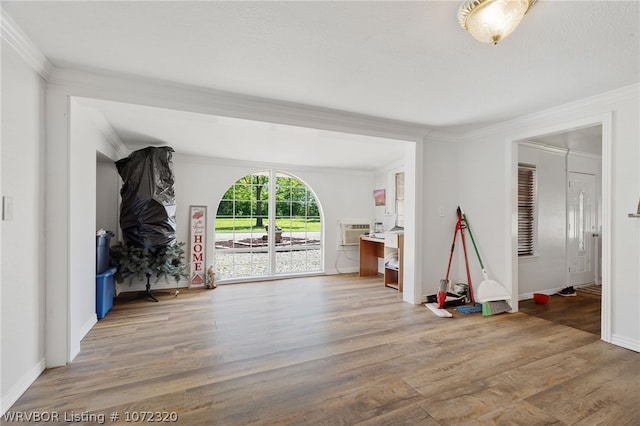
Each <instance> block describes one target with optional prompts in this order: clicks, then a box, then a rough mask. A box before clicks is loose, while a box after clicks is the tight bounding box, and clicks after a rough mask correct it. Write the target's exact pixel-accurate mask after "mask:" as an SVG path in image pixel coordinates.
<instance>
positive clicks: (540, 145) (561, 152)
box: [518, 141, 569, 156]
mask: <svg viewBox="0 0 640 426" xmlns="http://www.w3.org/2000/svg"><path fill="white" fill-rule="evenodd" d="M518 145H519V146H526V147H529V148H533V149H538V150H540V151H545V152H548V153H550V154H557V155H563V156H564V155H567V154H568V153H569V150H568V149H567V148H560V147H557V146H551V145H547V144H544V143H540V142H531V141H522V142H518Z"/></svg>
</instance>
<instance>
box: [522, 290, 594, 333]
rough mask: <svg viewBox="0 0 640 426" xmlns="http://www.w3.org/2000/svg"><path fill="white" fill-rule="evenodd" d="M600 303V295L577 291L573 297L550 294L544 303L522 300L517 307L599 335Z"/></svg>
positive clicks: (528, 312)
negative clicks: (547, 300) (549, 297)
mask: <svg viewBox="0 0 640 426" xmlns="http://www.w3.org/2000/svg"><path fill="white" fill-rule="evenodd" d="M600 305H601V302H600V297H597V296H591V295H589V294H585V293H582V292H580V291H578V292H577V295H576V296H575V297H563V296H558V295H552V296H551V299H550V300H549V303H547V304H546V305H538V304H536V303H535V302H534V301H533V299H530V300H523V301H521V302H520V304H519V309H520V312H524V313H525V314H529V315H534V316H536V317H539V318H543V319H546V320H549V321H553V322H557V323H559V324H564V325H568V326H569V327H573V328H577V329H578V330H583V331H586V332H589V333H593V334H595V335H597V336H600V335H601V332H600V315H601V308H600Z"/></svg>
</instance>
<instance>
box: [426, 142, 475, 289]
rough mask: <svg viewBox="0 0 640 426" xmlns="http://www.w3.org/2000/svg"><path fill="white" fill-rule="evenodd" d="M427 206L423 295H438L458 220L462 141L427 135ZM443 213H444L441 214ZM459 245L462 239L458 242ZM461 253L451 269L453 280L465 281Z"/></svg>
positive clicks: (457, 255) (457, 254)
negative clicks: (460, 271) (460, 268)
mask: <svg viewBox="0 0 640 426" xmlns="http://www.w3.org/2000/svg"><path fill="white" fill-rule="evenodd" d="M423 146H424V148H423V157H422V162H423V182H422V192H423V205H422V208H421V210H420V211H421V213H422V215H421V216H420V217H418V218H416V220H420V221H421V222H422V227H423V234H422V244H423V256H422V259H416V262H418V263H417V264H418V265H422V277H423V278H422V279H423V281H422V289H421V291H422V298H423V299H424V298H425V297H426V296H427V295H430V294H435V292H436V291H437V290H438V286H439V283H440V280H441V279H443V278H444V277H445V275H446V271H447V264H448V261H449V254H450V253H451V241H452V239H453V235H454V231H455V224H456V220H457V213H456V209H457V208H458V205H459V199H458V185H459V184H458V167H459V166H458V155H459V153H458V150H459V147H458V143H457V141H455V140H439V139H437V138H435V137H431V136H427V137H426V138H425V141H424V144H423ZM441 213H442V216H441ZM457 244H458V246H459V245H460V240H459V239H458V241H457ZM459 255H460V253H456V255H455V256H456V257H455V259H454V263H453V265H452V268H451V275H450V278H451V280H452V282H459V281H464V282H466V281H467V279H466V276H465V275H463V276H459V275H458V272H459V271H458V270H457V268H456V266H455V265H457V263H458V261H459V260H460V257H459Z"/></svg>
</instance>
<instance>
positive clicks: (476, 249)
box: [458, 207, 487, 275]
mask: <svg viewBox="0 0 640 426" xmlns="http://www.w3.org/2000/svg"><path fill="white" fill-rule="evenodd" d="M458 209H460V211H461V212H462V218H463V219H464V222H465V223H466V224H467V230H468V231H469V236H470V237H471V242H472V243H473V249H474V250H475V251H476V256H478V262H480V268H482V273H483V275H486V274H487V273H486V271H485V270H484V265H483V264H482V259H481V258H480V253H479V252H478V247H477V246H476V240H475V239H474V238H473V233H472V232H471V226H469V221H468V220H467V215H466V214H464V210H462V208H460V207H458Z"/></svg>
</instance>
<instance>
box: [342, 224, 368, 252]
mask: <svg viewBox="0 0 640 426" xmlns="http://www.w3.org/2000/svg"><path fill="white" fill-rule="evenodd" d="M340 228H341V229H342V245H343V246H356V245H358V244H360V235H363V234H366V233H368V232H369V231H370V229H371V227H370V225H369V223H364V222H345V221H342V222H340Z"/></svg>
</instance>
